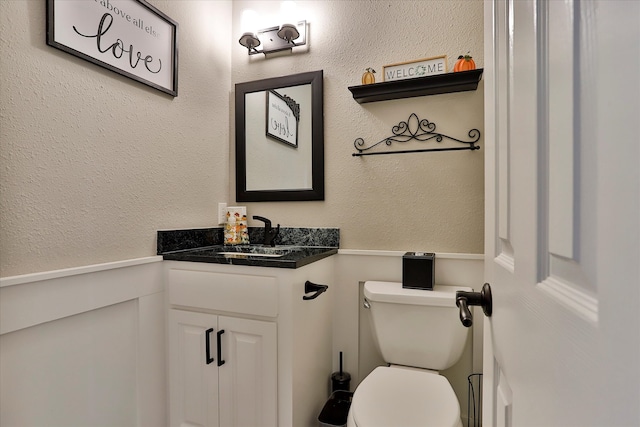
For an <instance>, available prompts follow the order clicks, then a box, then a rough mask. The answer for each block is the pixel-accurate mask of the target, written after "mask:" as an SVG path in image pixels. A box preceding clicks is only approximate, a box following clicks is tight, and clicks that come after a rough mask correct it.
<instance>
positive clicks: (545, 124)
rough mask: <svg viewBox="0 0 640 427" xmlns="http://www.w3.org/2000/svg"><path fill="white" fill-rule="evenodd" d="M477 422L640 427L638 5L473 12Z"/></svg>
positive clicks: (534, 5) (595, 1) (557, 1)
mask: <svg viewBox="0 0 640 427" xmlns="http://www.w3.org/2000/svg"><path fill="white" fill-rule="evenodd" d="M485 5H486V8H485V71H484V85H485V121H486V123H485V126H486V127H485V147H486V151H485V158H486V165H485V166H486V172H485V173H486V177H485V178H486V179H485V185H486V212H485V214H486V224H485V225H486V234H485V236H486V237H485V239H486V240H485V253H486V264H485V269H486V280H487V282H490V283H491V287H492V293H493V302H494V307H493V315H492V317H491V318H486V319H485V323H484V336H485V345H484V352H485V354H484V385H485V387H484V393H483V398H484V405H483V425H484V426H485V427H490V426H518V427H519V426H545V427H546V426H639V425H640V368H639V366H640V320H639V319H640V311H639V310H640V174H639V172H638V171H639V170H640V149H639V146H640V126H639V123H640V101H639V100H640V2H638V1H636V0H584V1H579V0H549V1H534V0H506V1H503V0H490V1H487V2H486V3H485Z"/></svg>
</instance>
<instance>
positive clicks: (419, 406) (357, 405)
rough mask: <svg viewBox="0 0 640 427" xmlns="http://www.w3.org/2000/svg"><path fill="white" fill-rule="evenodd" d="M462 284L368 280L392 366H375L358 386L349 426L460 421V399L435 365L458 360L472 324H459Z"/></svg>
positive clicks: (377, 328) (445, 425)
mask: <svg viewBox="0 0 640 427" xmlns="http://www.w3.org/2000/svg"><path fill="white" fill-rule="evenodd" d="M458 290H464V291H470V290H471V289H470V288H465V287H459V286H435V287H434V289H433V290H432V291H426V290H416V289H404V288H402V284H401V283H394V282H366V283H365V287H364V294H365V299H366V301H367V303H368V304H367V305H368V306H369V307H370V310H371V319H372V327H373V332H374V335H375V336H376V338H377V344H378V347H379V348H380V351H381V353H382V356H383V358H384V359H385V361H386V362H387V363H389V366H379V367H377V368H375V369H374V370H373V371H372V372H371V373H370V374H369V375H368V376H367V377H366V378H365V379H364V380H362V382H361V383H360V384H359V385H358V387H357V388H356V390H355V392H354V395H353V399H352V402H351V407H350V410H349V416H348V420H347V427H390V426H393V427H413V426H416V427H418V426H420V427H430V426H433V427H462V422H461V419H460V404H459V402H458V399H457V397H456V395H455V392H454V391H453V388H452V387H451V384H450V383H449V381H448V380H447V379H446V378H445V377H443V376H441V375H439V374H438V372H437V371H439V370H442V369H446V368H449V367H450V366H452V365H453V364H455V363H456V362H457V361H458V360H459V358H460V356H461V355H462V352H463V350H464V345H465V343H466V338H467V334H468V329H467V328H464V327H463V326H462V325H460V322H459V320H458V313H459V311H458V309H457V307H456V303H455V293H456V291H458Z"/></svg>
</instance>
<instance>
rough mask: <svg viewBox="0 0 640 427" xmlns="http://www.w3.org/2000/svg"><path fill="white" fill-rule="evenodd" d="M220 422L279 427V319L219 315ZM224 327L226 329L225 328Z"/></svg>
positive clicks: (239, 426) (228, 426)
mask: <svg viewBox="0 0 640 427" xmlns="http://www.w3.org/2000/svg"><path fill="white" fill-rule="evenodd" d="M218 326H219V327H220V332H222V336H221V339H220V346H221V348H220V356H221V357H222V360H224V362H221V361H219V362H220V363H224V364H223V365H221V366H220V368H219V378H220V384H219V391H220V426H221V427H276V425H277V424H278V398H277V396H278V386H277V382H278V373H277V370H278V360H277V358H278V344H277V328H276V324H275V322H263V321H259V320H251V319H239V318H235V317H224V316H220V317H219V318H218ZM223 331H224V332H223Z"/></svg>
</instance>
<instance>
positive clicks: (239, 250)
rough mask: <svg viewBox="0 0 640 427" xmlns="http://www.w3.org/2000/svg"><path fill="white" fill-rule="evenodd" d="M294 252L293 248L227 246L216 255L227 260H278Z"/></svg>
mask: <svg viewBox="0 0 640 427" xmlns="http://www.w3.org/2000/svg"><path fill="white" fill-rule="evenodd" d="M294 250H295V249H294V248H272V247H269V246H229V247H224V248H222V249H221V250H220V251H219V252H216V254H217V255H223V256H225V257H229V258H232V257H233V258H240V257H243V258H244V257H249V256H251V257H264V258H279V257H281V256H284V255H287V254H290V253H291V252H293V251H294Z"/></svg>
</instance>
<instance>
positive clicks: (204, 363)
mask: <svg viewBox="0 0 640 427" xmlns="http://www.w3.org/2000/svg"><path fill="white" fill-rule="evenodd" d="M333 262H334V261H333V258H332V257H328V258H325V259H322V260H319V261H316V262H314V263H311V264H308V265H306V266H303V267H300V268H297V269H284V268H272V267H254V266H241V265H225V264H214V263H196V262H181V261H165V275H166V286H167V293H166V294H167V300H168V309H169V316H168V328H167V330H168V334H169V336H168V343H169V351H168V354H169V359H168V360H169V379H170V381H169V401H170V404H169V420H170V425H171V426H172V427H177V426H216V427H217V426H220V427H234V426H237V427H248V426H256V427H258V426H259V427H269V426H274V427H275V426H278V427H288V426H290V427H304V426H317V424H318V421H317V416H318V414H319V413H320V411H321V409H322V406H323V405H324V403H325V401H326V399H327V397H328V395H329V392H330V384H329V383H330V380H329V379H330V375H331V370H332V350H331V348H332V334H331V330H332V316H331V307H332V303H331V298H332V295H333V294H332V292H331V286H332V284H333V283H332V282H333V278H332V277H333ZM307 280H308V281H311V282H313V283H319V284H325V285H328V286H329V289H328V290H327V292H325V293H322V294H320V295H319V296H318V297H317V298H315V299H311V300H303V298H302V297H303V296H304V295H305V293H304V290H305V282H306V281H307Z"/></svg>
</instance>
